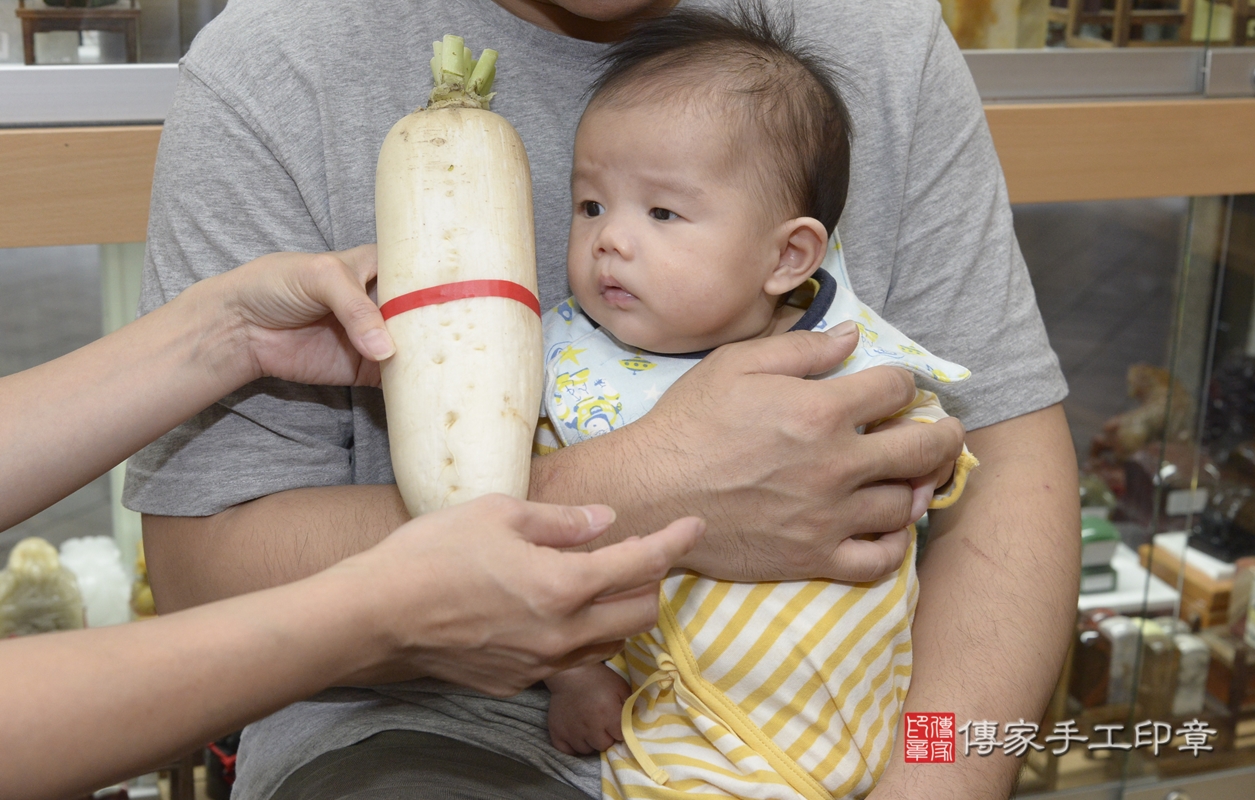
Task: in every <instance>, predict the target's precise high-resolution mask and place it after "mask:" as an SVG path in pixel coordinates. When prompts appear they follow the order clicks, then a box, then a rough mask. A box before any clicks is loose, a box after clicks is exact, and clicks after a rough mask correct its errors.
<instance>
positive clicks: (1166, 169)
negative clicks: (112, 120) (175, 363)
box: [0, 98, 1255, 248]
mask: <svg viewBox="0 0 1255 800" xmlns="http://www.w3.org/2000/svg"><path fill="white" fill-rule="evenodd" d="M985 114H986V118H987V119H988V121H989V127H990V130H991V132H992V133H993V138H994V144H995V146H996V147H997V149H998V156H999V158H1000V159H1001V161H1002V166H1003V171H1004V172H1005V174H1006V179H1007V186H1008V190H1009V192H1010V196H1011V202H1013V203H1043V202H1064V201H1084V200H1111V199H1120V198H1143V197H1172V196H1209V195H1222V194H1250V193H1255V147H1253V146H1252V144H1253V143H1255V136H1253V134H1252V131H1255V98H1250V99H1247V98H1242V99H1223V100H1217V99H1181V100H1147V101H1122V102H1093V103H1024V104H989V105H986V106H985ZM160 135H161V126H159V125H129V126H112V127H78V128H10V129H0V248H4V247H35V246H46V245H65V244H111V243H117V242H137V241H143V240H144V238H145V231H146V228H147V221H148V202H149V195H150V193H151V190H152V175H153V161H154V159H155V158H156V153H157V142H158V140H159V138H160Z"/></svg>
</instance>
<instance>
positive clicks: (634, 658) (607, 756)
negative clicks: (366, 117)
mask: <svg viewBox="0 0 1255 800" xmlns="http://www.w3.org/2000/svg"><path fill="white" fill-rule="evenodd" d="M781 27H782V26H780V25H777V24H774V23H773V22H772V21H771V20H769V19H767V18H766V16H765V15H764V13H763V12H761V11H759V12H741V13H740V14H739V15H738V17H737V18H736V19H729V18H727V17H723V16H719V15H717V14H714V13H711V12H706V11H690V10H681V11H677V12H673V13H672V14H670V15H668V16H667V17H665V18H663V19H661V20H659V21H657V22H655V23H651V24H650V25H649V26H648V27H646V28H644V29H642V30H640V31H638V32H637V33H635V34H634V35H633V36H632V37H630V38H628V39H626V40H624V41H622V42H620V43H619V44H617V45H616V46H615V47H614V48H612V49H611V51H610V52H609V54H608V55H607V56H606V58H605V64H606V67H607V68H606V71H605V72H604V74H603V75H602V76H601V77H600V79H599V80H598V81H597V82H596V84H595V85H594V87H593V89H594V91H593V94H592V98H591V100H590V102H589V105H588V108H587V109H586V110H585V112H584V116H583V118H582V120H581V122H580V125H579V129H578V132H577V134H576V140H575V157H574V166H573V172H572V176H571V193H572V200H573V203H574V213H573V218H572V221H571V236H570V247H569V251H568V261H567V270H568V276H569V279H570V284H571V289H572V291H573V292H574V295H575V296H574V297H573V298H571V299H569V300H567V301H566V302H565V303H563V304H561V305H559V306H558V307H557V308H555V309H554V310H552V311H550V312H549V313H548V314H546V315H545V320H544V328H545V347H546V387H545V409H544V411H545V417H546V419H544V420H542V424H541V426H540V428H539V430H538V433H537V450H538V451H539V452H548V451H550V450H552V449H553V448H557V447H562V446H565V445H570V444H575V443H577V442H580V441H583V440H585V439H588V438H590V437H593V436H597V435H599V434H602V433H606V432H607V431H610V430H613V429H614V428H618V427H621V426H622V425H625V424H628V423H630V422H632V421H633V420H636V419H639V418H640V417H641V416H642V415H644V414H645V413H646V412H647V411H648V410H649V409H650V408H651V407H652V405H653V403H654V401H655V400H656V399H657V398H658V397H659V395H660V394H661V393H662V392H663V391H665V390H666V389H667V387H668V386H670V385H671V383H673V382H674V381H675V380H676V379H677V378H679V376H681V375H682V374H683V373H684V372H685V371H686V370H688V369H689V368H691V367H692V366H693V365H694V364H696V363H697V362H698V360H700V359H701V358H702V357H703V356H704V355H706V354H707V353H708V352H709V351H710V350H711V349H713V348H716V347H719V346H720V345H723V344H727V343H729V342H737V341H743V340H746V339H753V338H757V337H763V336H772V335H775V334H779V333H783V332H786V331H790V330H815V331H823V330H828V329H830V328H833V327H836V326H837V325H839V324H841V323H843V322H846V321H852V322H853V323H854V324H855V325H857V327H858V330H859V332H860V343H859V346H858V348H857V349H856V351H855V353H854V354H853V355H851V356H850V358H849V359H847V360H846V362H845V363H844V364H843V365H842V366H841V367H840V368H839V369H837V370H834V371H833V372H832V373H830V374H828V375H824V376H820V377H831V376H832V375H838V374H844V373H849V372H852V371H855V370H860V369H865V368H867V367H870V366H874V365H893V366H900V367H905V368H907V369H910V370H912V371H913V372H915V373H916V374H917V375H920V376H922V377H924V378H926V379H931V380H935V381H940V382H950V381H956V380H963V379H964V378H966V377H967V376H968V374H969V373H968V372H967V370H965V369H963V368H962V367H960V366H958V365H955V364H951V363H949V362H946V361H943V360H941V359H939V358H937V357H935V356H933V355H932V354H930V353H929V352H928V351H927V350H925V349H924V348H923V347H921V346H920V345H918V344H916V343H914V342H912V341H911V340H910V339H908V338H906V337H905V336H904V335H903V334H901V333H900V332H898V331H897V330H895V329H894V328H893V327H892V326H890V325H889V324H888V323H886V322H885V321H884V320H882V319H881V318H880V317H879V316H878V315H877V314H876V313H875V312H874V311H872V310H871V309H870V308H868V307H867V306H865V305H863V304H862V303H861V302H859V300H858V299H857V298H856V297H855V296H854V294H853V292H852V291H851V290H850V286H849V280H848V278H847V276H846V272H845V267H844V262H843V258H842V253H841V248H840V244H839V242H838V241H837V240H836V238H835V231H836V224H837V219H838V217H839V216H840V214H841V211H842V208H843V206H844V204H845V196H846V188H847V185H848V181H849V157H850V123H849V118H848V115H847V112H846V109H845V106H844V104H843V102H842V100H841V98H840V96H839V95H838V93H837V91H836V88H835V86H834V83H833V80H832V78H831V73H830V70H829V69H828V68H826V67H825V66H824V65H823V63H822V62H821V61H820V60H819V59H818V58H816V57H815V56H814V55H813V54H812V53H811V52H810V51H808V50H806V49H803V48H799V47H797V46H795V45H794V44H793V43H792V41H791V35H790V31H788V30H780V28H781ZM830 235H831V243H830ZM781 413H788V409H787V408H782V409H781ZM895 416H896V417H900V418H904V419H912V420H918V421H927V422H931V421H936V420H937V419H940V418H942V417H944V416H945V413H944V412H943V411H942V410H941V407H940V405H939V404H938V402H937V399H936V396H935V395H934V394H932V393H931V392H926V391H917V392H916V398H915V400H914V402H912V404H911V405H910V406H909V407H908V408H905V409H903V410H902V411H900V412H899V413H898V414H897V415H895ZM974 464H975V459H973V458H972V457H971V455H970V454H968V453H967V452H966V451H965V452H964V455H963V456H962V457H961V458H960V460H959V462H958V463H957V464H956V466H955V477H954V479H953V480H952V481H951V482H950V484H949V486H948V490H947V492H946V494H945V495H944V496H940V495H938V496H935V497H934V500H933V503H932V507H934V508H935V507H942V506H945V505H948V504H949V503H950V502H953V500H955V499H956V498H957V496H958V494H959V493H960V492H961V491H962V486H963V483H964V480H965V478H966V475H967V473H968V471H969V470H970V469H971V468H972V466H974ZM916 593H917V582H916V574H915V568H914V545H913V544H912V546H911V549H910V552H909V553H908V555H907V558H906V560H905V561H904V562H903V564H902V566H901V567H900V568H899V569H898V570H897V572H895V573H892V574H890V575H888V576H886V577H884V578H882V579H880V580H877V581H872V582H869V583H864V584H848V583H839V582H834V581H822V580H813V581H790V582H780V583H759V584H755V583H734V582H727V581H719V580H714V579H712V578H708V577H704V576H702V575H698V574H695V573H692V572H687V571H684V570H676V571H674V572H673V573H672V574H671V575H670V576H669V577H668V578H667V579H666V580H665V582H664V584H663V589H662V597H661V602H660V614H659V622H658V626H657V627H656V628H655V629H654V630H653V631H651V632H650V633H647V634H643V635H641V636H638V637H635V638H633V639H632V640H630V641H629V642H628V644H627V646H626V649H625V651H624V652H623V653H622V654H621V655H620V656H619V657H618V658H616V660H615V661H614V662H612V664H610V665H595V666H592V667H584V668H579V669H573V670H569V671H567V672H564V673H560V674H558V675H556V676H554V677H553V678H551V679H550V680H549V681H547V683H548V685H549V688H550V690H551V692H552V703H551V706H550V711H549V726H550V733H551V736H552V738H553V742H554V744H555V746H556V747H558V748H559V749H561V750H563V751H565V752H568V753H588V752H593V751H595V750H604V751H605V753H604V755H603V756H602V787H603V792H604V794H605V795H606V796H607V797H613V798H636V797H673V796H674V797H680V796H681V795H685V794H686V793H692V792H697V793H700V794H702V796H731V797H747V798H760V797H762V798H797V797H803V798H821V797H822V798H829V797H838V798H842V797H855V796H862V795H864V794H866V792H867V791H868V790H869V789H870V788H871V786H872V784H873V783H874V781H875V780H876V778H877V777H878V776H879V775H880V773H881V771H882V770H883V769H884V767H885V765H886V764H887V762H888V761H889V757H890V753H891V748H892V746H893V741H894V731H895V728H896V725H897V721H898V716H899V714H900V711H901V707H902V702H903V700H904V698H905V695H906V690H907V685H908V683H909V680H910V672H911V638H910V623H911V618H912V616H913V615H914V610H915V598H916Z"/></svg>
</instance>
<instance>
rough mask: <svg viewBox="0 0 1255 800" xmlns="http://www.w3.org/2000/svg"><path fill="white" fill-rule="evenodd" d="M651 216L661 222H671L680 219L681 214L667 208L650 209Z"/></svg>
mask: <svg viewBox="0 0 1255 800" xmlns="http://www.w3.org/2000/svg"><path fill="white" fill-rule="evenodd" d="M649 216H651V217H653V218H654V219H656V220H658V221H659V222H667V221H669V220H673V219H679V218H680V215H679V214H677V213H675V212H674V211H670V210H668V209H665V208H651V209H649Z"/></svg>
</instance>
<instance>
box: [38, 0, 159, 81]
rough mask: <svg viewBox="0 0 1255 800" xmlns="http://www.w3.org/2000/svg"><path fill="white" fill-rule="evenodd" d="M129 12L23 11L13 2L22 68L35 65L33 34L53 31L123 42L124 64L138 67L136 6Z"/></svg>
mask: <svg viewBox="0 0 1255 800" xmlns="http://www.w3.org/2000/svg"><path fill="white" fill-rule="evenodd" d="M130 1H131V5H130V7H129V8H115V7H113V6H103V7H98V8H27V7H26V0H17V2H18V9H17V12H16V13H17V17H18V19H20V20H22V47H23V49H24V52H25V55H26V65H27V66H31V65H33V64H34V63H35V34H37V33H51V32H53V31H106V32H111V33H120V34H122V35H123V36H124V37H125V38H126V62H127V63H128V64H137V63H139V12H140V8H139V4H138V3H137V2H136V0H130Z"/></svg>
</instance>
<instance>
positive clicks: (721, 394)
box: [531, 324, 963, 581]
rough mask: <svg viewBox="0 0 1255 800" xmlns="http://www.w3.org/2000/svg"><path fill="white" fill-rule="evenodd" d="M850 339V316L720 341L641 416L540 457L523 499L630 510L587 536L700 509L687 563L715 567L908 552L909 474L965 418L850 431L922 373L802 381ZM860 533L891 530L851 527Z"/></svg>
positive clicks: (839, 567)
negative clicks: (700, 532) (828, 326)
mask: <svg viewBox="0 0 1255 800" xmlns="http://www.w3.org/2000/svg"><path fill="white" fill-rule="evenodd" d="M857 341H858V336H857V329H856V328H855V327H854V326H853V325H852V324H851V325H848V326H847V325H841V326H837V328H834V329H833V332H832V333H812V332H794V333H787V334H782V335H780V336H772V337H769V338H765V339H756V340H753V341H748V342H740V343H737V344H731V345H726V346H724V347H721V348H719V349H718V350H716V351H715V352H713V353H711V354H710V355H709V356H707V357H706V358H705V359H703V360H702V362H701V363H700V364H698V365H697V366H695V367H694V368H693V369H692V370H690V371H689V372H688V373H686V374H685V375H684V377H682V378H681V379H680V380H678V381H677V382H676V383H675V384H674V385H673V386H672V387H671V388H670V389H669V390H668V391H667V392H666V393H665V394H664V395H663V396H662V397H661V398H660V399H659V400H658V403H657V405H656V406H655V407H654V408H653V410H651V411H650V412H649V413H648V414H646V415H645V416H644V417H643V418H641V419H640V420H639V421H637V422H635V423H633V424H632V425H628V426H626V427H625V428H623V429H622V430H619V431H615V432H613V433H611V434H609V435H607V436H602V437H598V438H596V439H592V440H590V441H587V442H584V443H582V444H579V445H576V446H573V447H569V448H564V449H563V450H560V451H558V452H557V453H554V454H552V455H550V456H546V457H545V458H541V459H536V460H534V461H533V467H532V494H531V496H532V498H533V499H538V500H545V501H547V502H560V503H578V502H586V501H592V500H594V499H598V500H600V501H602V502H608V503H610V504H612V505H614V506H615V507H616V508H620V509H624V510H626V509H631V510H632V513H631V515H630V516H629V514H628V513H622V517H621V518H622V519H623V524H620V525H619V526H617V527H616V528H615V529H613V530H612V531H611V532H610V534H609V536H607V537H603V538H602V539H601V540H599V541H598V542H597V543H596V544H601V543H602V542H604V541H613V540H614V538H616V537H621V536H624V535H627V534H629V533H639V532H642V531H647V530H651V529H652V528H656V527H658V525H659V523H661V522H664V521H666V520H669V519H674V518H676V517H678V516H684V515H687V514H698V515H700V516H702V517H704V518H705V519H706V520H707V522H708V524H709V530H708V533H707V535H706V537H705V539H703V541H702V543H701V544H700V545H699V546H698V547H697V548H696V549H695V550H694V551H693V552H692V553H691V554H690V555H689V556H688V557H686V558H685V559H683V560H682V561H681V562H680V563H681V566H683V567H686V568H689V569H694V570H697V571H699V572H701V573H703V574H706V575H710V576H712V577H716V578H722V579H728V580H792V579H805V578H831V579H834V580H846V581H866V580H872V579H874V578H877V577H879V576H881V575H884V574H886V573H888V572H890V571H892V570H894V569H896V568H897V567H898V566H899V565H900V564H901V563H902V558H903V556H904V555H905V552H906V546H907V537H906V535H905V534H904V533H902V529H904V528H905V527H906V526H907V524H909V523H910V522H913V521H914V520H913V519H912V487H911V485H910V481H911V480H912V479H915V478H922V477H924V476H928V475H931V474H933V473H934V472H936V471H937V470H938V469H939V468H942V467H943V466H944V465H947V464H953V463H954V460H955V459H956V458H957V457H958V455H959V452H960V451H961V449H962V446H963V427H962V425H961V424H959V422H958V421H957V420H954V419H945V420H941V421H940V422H937V423H935V424H932V425H912V426H903V427H900V428H896V427H895V428H889V429H885V430H880V431H876V432H873V433H869V434H865V435H864V434H859V433H858V429H859V428H860V427H861V426H864V425H867V424H869V423H871V422H874V421H876V420H879V419H883V418H885V417H888V416H890V415H891V414H893V413H894V412H895V411H897V410H899V409H900V408H902V407H904V406H905V405H907V403H909V402H910V401H911V399H912V398H914V396H915V384H914V381H913V380H912V378H911V376H910V374H909V373H907V372H905V371H903V370H899V369H892V368H886V367H878V368H874V369H869V370H866V371H863V372H859V373H856V374H853V375H848V376H842V377H839V378H834V379H831V380H824V381H815V380H804V378H805V377H806V376H809V375H817V374H821V373H824V372H827V371H829V370H831V369H832V368H834V367H836V366H837V365H839V364H841V362H842V361H844V360H845V358H846V357H848V356H849V354H850V353H851V352H853V349H854V346H855V345H856V344H857ZM865 533H873V534H882V533H883V534H887V535H885V536H881V537H879V538H878V539H875V540H872V541H866V540H861V539H850V538H849V537H850V536H852V535H854V534H865Z"/></svg>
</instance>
